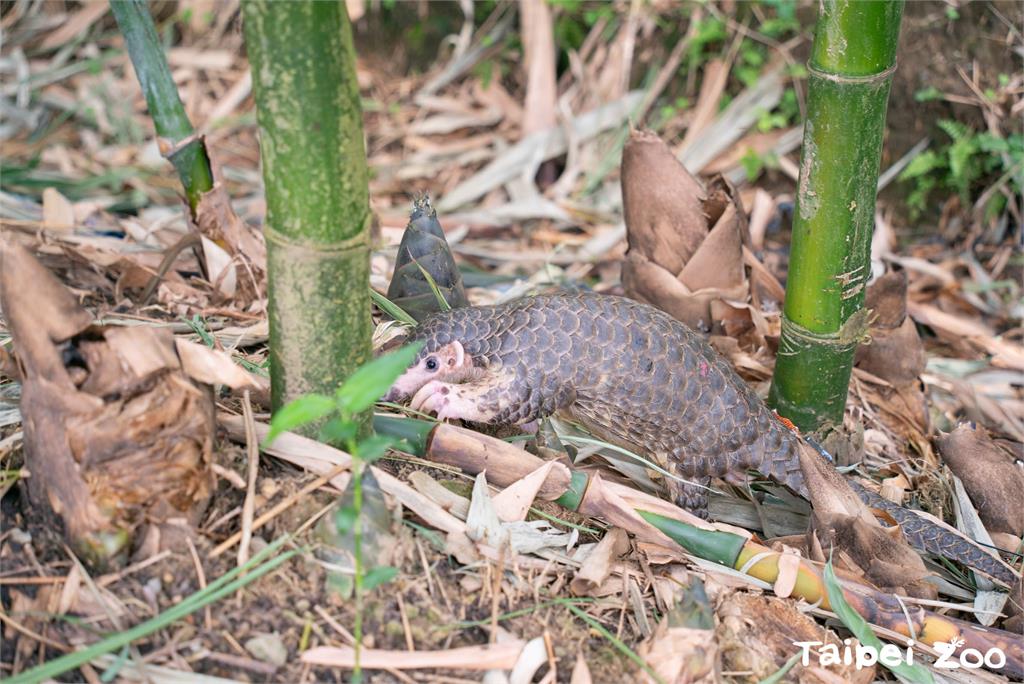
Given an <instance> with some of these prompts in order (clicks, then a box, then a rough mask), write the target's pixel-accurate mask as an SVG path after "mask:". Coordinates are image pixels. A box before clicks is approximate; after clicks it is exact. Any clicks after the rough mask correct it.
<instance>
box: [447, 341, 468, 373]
mask: <svg viewBox="0 0 1024 684" xmlns="http://www.w3.org/2000/svg"><path fill="white" fill-rule="evenodd" d="M448 346H449V347H451V355H450V356H449V357H448V365H449V366H450V367H451V368H462V363H463V361H465V359H466V350H465V349H463V347H462V343H461V342H459V341H458V340H456V341H454V342H452V343H451V344H449V345H448Z"/></svg>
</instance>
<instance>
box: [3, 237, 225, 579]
mask: <svg viewBox="0 0 1024 684" xmlns="http://www.w3.org/2000/svg"><path fill="white" fill-rule="evenodd" d="M0 264H2V269H0V302H2V305H3V310H4V315H5V317H6V320H7V324H8V326H9V328H10V331H11V335H12V337H13V339H14V349H15V352H16V354H17V362H18V364H19V371H20V375H21V378H22V383H23V384H22V400H21V412H22V417H23V424H24V431H25V443H24V452H25V466H26V468H27V469H28V470H29V472H30V474H31V475H30V477H28V478H27V479H26V480H25V481H24V483H25V487H26V488H27V494H28V501H29V502H30V504H31V510H30V511H29V516H30V519H31V520H32V522H33V523H34V524H35V525H37V526H38V527H40V528H46V527H54V528H55V529H63V531H64V535H65V538H66V541H67V542H68V543H69V544H70V545H71V547H72V548H73V549H74V550H75V551H76V552H77V553H78V554H79V555H80V556H81V557H83V559H85V560H86V561H87V562H89V563H91V564H92V565H94V566H96V567H98V568H107V567H109V566H111V565H116V564H118V563H119V562H121V561H123V560H125V559H126V557H127V555H128V553H129V552H130V551H131V549H132V546H133V543H134V542H135V541H137V540H138V539H141V538H142V536H143V535H141V534H140V532H141V533H144V534H145V535H148V536H149V537H150V538H151V539H152V535H153V533H154V532H156V533H158V532H159V529H160V528H161V527H162V526H164V525H165V524H166V525H169V526H173V527H174V528H175V530H174V534H171V535H168V537H174V538H180V535H179V534H178V529H179V528H180V527H181V523H182V522H187V523H195V522H197V521H198V518H199V516H200V515H201V513H202V512H203V510H204V508H205V506H206V503H207V501H208V499H209V494H210V492H211V491H212V487H213V474H212V469H211V459H212V452H213V441H214V433H215V422H214V405H213V398H212V393H211V391H210V388H209V387H208V386H207V385H204V384H201V383H199V382H196V381H194V380H193V379H191V378H190V377H188V376H187V375H186V374H185V372H184V371H183V370H182V367H181V363H180V361H179V359H178V355H177V353H176V350H175V343H174V338H173V336H172V335H171V334H170V332H168V331H167V330H165V329H157V328H150V327H143V326H138V327H116V326H94V325H92V316H91V315H90V314H89V313H88V312H86V311H85V310H84V309H82V308H81V307H80V306H79V305H78V303H77V301H76V300H75V297H74V296H73V295H72V294H71V293H70V292H68V290H66V289H65V288H64V287H63V286H62V285H61V284H60V283H59V282H58V281H57V279H56V278H55V277H54V276H53V275H52V274H51V273H50V272H49V271H47V270H46V269H45V268H44V267H43V266H42V265H41V264H40V263H39V262H38V261H37V260H36V259H35V258H34V257H33V256H32V255H31V254H29V252H28V251H27V250H25V249H24V248H23V247H21V246H17V245H13V244H11V243H5V244H0ZM29 284H30V285H31V286H28V285H29ZM52 522H56V523H57V525H56V526H52V525H51V523H52Z"/></svg>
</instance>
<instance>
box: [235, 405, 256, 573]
mask: <svg viewBox="0 0 1024 684" xmlns="http://www.w3.org/2000/svg"><path fill="white" fill-rule="evenodd" d="M242 420H243V421H245V451H246V462H247V464H248V470H249V472H248V475H249V478H248V483H247V486H246V492H245V502H244V503H243V504H242V531H241V537H240V541H239V544H238V565H239V566H242V565H245V564H246V562H247V561H248V560H249V543H250V542H251V541H252V519H253V516H254V515H255V512H256V475H257V473H258V472H259V467H260V448H259V442H258V441H257V439H256V427H255V426H254V424H253V418H252V403H251V402H250V401H249V390H245V391H244V392H243V393H242Z"/></svg>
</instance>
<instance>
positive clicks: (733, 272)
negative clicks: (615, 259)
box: [622, 131, 749, 330]
mask: <svg viewBox="0 0 1024 684" xmlns="http://www.w3.org/2000/svg"><path fill="white" fill-rule="evenodd" d="M622 202H623V210H624V213H625V219H626V235H627V240H628V243H629V251H628V252H627V253H626V259H625V261H624V263H623V265H622V283H623V286H624V288H625V290H626V294H627V295H628V296H630V297H633V298H634V299H638V300H640V301H644V302H647V303H649V304H652V305H654V306H657V307H658V308H660V309H662V310H663V311H666V312H668V313H670V314H671V315H672V316H674V317H675V318H677V319H679V320H681V321H683V322H684V323H686V324H687V325H689V326H691V327H694V328H697V329H702V330H709V329H711V327H712V323H713V317H712V308H711V307H712V305H713V304H715V303H719V302H722V301H724V300H739V301H745V300H746V298H747V296H748V294H749V287H748V283H747V279H746V273H745V270H744V266H743V245H744V243H746V242H749V238H748V237H747V235H746V233H747V227H746V216H745V214H744V212H743V210H742V207H740V205H739V201H738V199H737V196H736V194H735V192H734V191H733V189H732V187H731V186H729V184H728V182H726V181H725V180H724V179H723V178H721V177H716V178H713V179H712V180H711V181H710V182H709V183H708V186H707V187H706V188H705V187H704V185H703V184H702V183H701V182H700V181H699V180H698V179H697V178H695V177H693V176H692V175H691V174H690V173H689V171H687V170H686V168H685V167H684V166H683V165H682V164H681V163H680V162H679V160H677V159H676V157H675V156H674V155H673V154H672V151H671V150H670V149H669V147H668V146H667V145H665V143H664V142H663V141H662V140H661V139H660V138H658V137H657V136H656V135H655V134H653V133H649V132H638V131H634V132H633V133H632V134H631V135H630V139H629V141H628V142H627V143H626V146H625V148H624V149H623V153H622Z"/></svg>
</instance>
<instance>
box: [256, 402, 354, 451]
mask: <svg viewBox="0 0 1024 684" xmlns="http://www.w3.org/2000/svg"><path fill="white" fill-rule="evenodd" d="M337 408H338V404H337V403H336V402H335V400H334V399H332V398H331V397H327V396H324V395H323V394H307V395H305V396H301V397H299V398H298V399H296V400H295V401H292V402H290V403H288V404H285V405H284V406H282V407H281V409H280V410H278V411H276V412H275V413H274V417H273V418H271V419H270V432H268V433H267V438H266V439H264V440H263V445H262V446H263V447H264V448H266V447H267V446H269V445H270V444H271V443H273V441H274V440H275V439H276V438H277V436H278V435H280V434H281V433H282V432H289V431H291V430H295V429H296V428H300V427H302V426H303V425H308V424H310V423H312V422H315V421H317V420H320V419H321V418H323V417H324V416H326V415H328V414H329V413H331V412H332V411H335V410H336V409H337Z"/></svg>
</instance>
